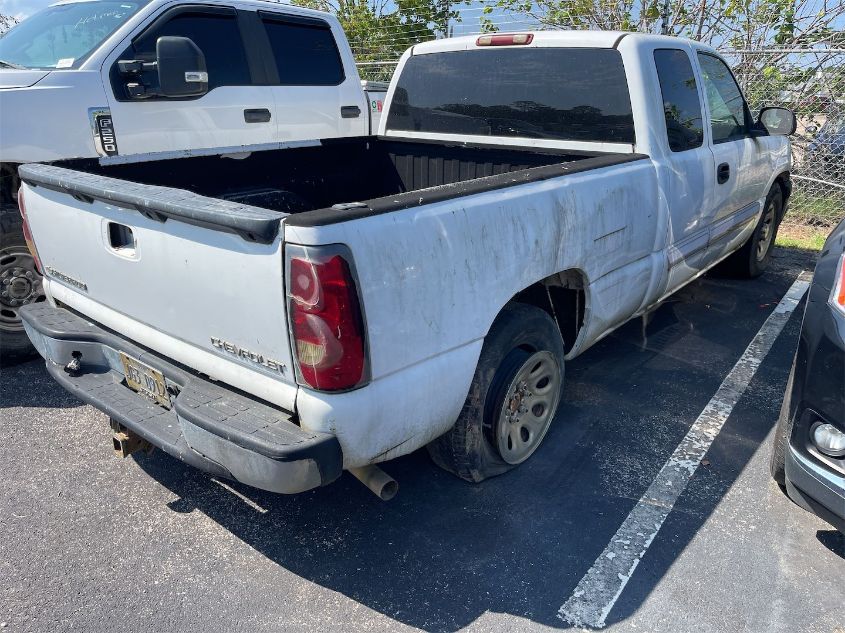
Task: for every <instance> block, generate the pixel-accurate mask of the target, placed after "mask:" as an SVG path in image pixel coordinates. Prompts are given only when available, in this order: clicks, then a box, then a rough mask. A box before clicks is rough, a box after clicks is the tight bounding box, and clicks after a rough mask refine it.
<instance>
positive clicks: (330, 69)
mask: <svg viewBox="0 0 845 633" xmlns="http://www.w3.org/2000/svg"><path fill="white" fill-rule="evenodd" d="M261 17H262V20H263V22H264V27H265V28H266V29H267V37H268V38H269V39H270V47H271V48H272V50H273V57H274V58H275V60H276V67H277V68H278V72H279V83H280V84H281V85H283V86H336V85H338V84H340V83H342V82H343V80H344V72H343V62H342V61H341V59H340V53H339V52H338V50H337V44H336V43H335V41H334V35H332V31H331V28H330V27H329V25H328V23H327V22H324V21H323V20H318V19H312V18H300V17H297V16H289V17H288V16H282V15H279V16H274V15H273V14H268V13H265V12H261Z"/></svg>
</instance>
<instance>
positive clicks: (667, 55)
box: [654, 48, 704, 152]
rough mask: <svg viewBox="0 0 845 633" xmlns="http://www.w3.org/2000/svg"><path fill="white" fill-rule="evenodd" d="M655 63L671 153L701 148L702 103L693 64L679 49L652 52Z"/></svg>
mask: <svg viewBox="0 0 845 633" xmlns="http://www.w3.org/2000/svg"><path fill="white" fill-rule="evenodd" d="M654 64H655V66H657V77H658V80H659V81H660V92H661V94H662V95H663V113H664V115H665V117H666V135H667V138H668V141H669V148H670V149H671V150H672V151H673V152H683V151H684V150H688V149H693V148H694V147H700V146H701V144H702V143H703V142H704V128H703V122H702V119H701V102H700V101H699V99H698V86H697V85H696V83H695V75H694V74H693V71H692V64H691V63H690V60H689V57H688V56H687V54H686V52H684V51H682V50H679V49H669V48H665V49H660V50H656V51H654Z"/></svg>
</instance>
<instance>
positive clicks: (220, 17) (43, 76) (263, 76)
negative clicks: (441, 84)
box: [0, 0, 386, 355]
mask: <svg viewBox="0 0 845 633" xmlns="http://www.w3.org/2000/svg"><path fill="white" fill-rule="evenodd" d="M385 87H386V86H383V85H368V86H366V88H367V92H365V90H364V89H363V88H362V83H361V81H360V79H359V76H358V72H357V70H356V67H355V63H354V59H353V57H352V51H351V49H350V47H349V44H348V42H347V40H346V37H345V35H344V33H343V30H342V29H341V27H340V24H339V23H338V21H337V19H336V18H335V17H333V16H332V15H329V14H326V13H321V12H318V11H312V10H309V9H304V8H300V7H295V6H290V5H282V4H279V3H274V2H261V1H255V0H247V1H227V0H203V2H189V1H186V0H97V1H96V2H94V1H90V0H71V1H69V2H60V3H58V4H54V5H52V6H50V7H48V8H46V9H44V10H43V11H41V12H39V13H37V14H35V15H33V16H32V17H30V18H28V19H26V20H24V21H23V22H22V23H21V24H19V25H17V26H16V27H14V28H13V29H12V30H11V31H9V32H8V33H6V34H5V35H3V37H2V38H0V111H2V112H3V116H2V118H0V144H2V158H0V161H1V162H0V175H2V188H1V189H0V202H2V205H3V206H2V213H3V216H4V217H3V221H2V225H1V228H2V237H0V239H1V240H2V242H0V279H2V283H3V284H4V288H3V290H2V291H0V337H2V338H0V349H2V353H3V354H4V355H5V354H9V353H15V352H18V351H20V350H22V349H27V348H28V347H29V346H28V342H27V340H26V336H25V334H24V332H23V327H22V325H21V323H20V319H19V317H18V315H17V310H18V309H19V307H20V306H22V305H26V304H28V303H32V302H37V301H40V300H42V299H43V293H41V286H40V275H39V274H38V271H37V270H36V269H35V266H34V264H33V261H32V259H31V257H29V256H28V253H27V251H26V248H25V245H24V240H23V236H22V234H21V226H20V222H18V220H17V217H16V216H17V213H18V211H17V204H16V199H17V190H18V187H19V182H20V181H19V179H18V176H17V167H18V166H19V165H20V164H22V163H30V162H50V161H56V160H63V159H72V158H97V159H99V160H101V161H102V163H103V164H109V163H125V162H138V161H149V160H152V159H156V160H161V159H166V158H173V157H178V156H191V155H201V154H227V155H230V156H232V157H233V158H239V157H241V158H242V157H243V156H246V155H247V154H248V153H249V152H251V151H255V150H258V149H265V150H266V149H271V148H283V147H288V146H301V145H303V144H309V143H311V144H313V143H317V142H319V140H321V139H332V138H340V137H361V136H366V135H368V134H370V129H371V120H370V117H371V115H372V116H373V117H375V124H376V125H377V122H378V116H379V115H380V112H381V107H380V105H381V102H382V99H383V93H384V89H385ZM4 293H5V294H4Z"/></svg>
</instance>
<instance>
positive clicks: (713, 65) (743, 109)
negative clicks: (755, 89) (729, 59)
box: [698, 53, 750, 143]
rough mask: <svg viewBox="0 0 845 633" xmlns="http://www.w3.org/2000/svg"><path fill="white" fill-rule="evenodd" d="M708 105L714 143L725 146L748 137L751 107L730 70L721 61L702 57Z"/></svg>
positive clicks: (709, 56)
mask: <svg viewBox="0 0 845 633" xmlns="http://www.w3.org/2000/svg"><path fill="white" fill-rule="evenodd" d="M698 62H699V64H700V65H701V74H702V76H703V78H704V90H705V93H706V94H707V104H708V105H709V106H710V126H711V128H712V130H713V142H714V143H724V142H725V141H732V140H735V139H738V138H742V137H743V136H745V135H746V134H747V133H748V129H749V127H750V115H749V113H748V106H746V105H745V99H744V98H743V96H742V91H740V89H739V86H738V85H737V83H736V80H734V78H733V75H732V74H731V71H730V69H729V68H728V67H727V65H726V64H725V62H723V61H722V60H721V59H719V58H718V57H715V56H713V55H708V54H707V53H698Z"/></svg>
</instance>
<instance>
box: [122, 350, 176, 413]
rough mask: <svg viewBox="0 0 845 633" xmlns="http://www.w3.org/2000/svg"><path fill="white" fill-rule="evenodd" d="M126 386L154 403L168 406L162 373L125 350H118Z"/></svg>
mask: <svg viewBox="0 0 845 633" xmlns="http://www.w3.org/2000/svg"><path fill="white" fill-rule="evenodd" d="M119 354H120V362H121V363H122V364H123V376H124V378H125V380H126V386H127V387H129V388H130V389H131V390H132V391H135V392H137V393H139V394H141V395H142V396H144V397H145V398H147V399H148V400H150V401H152V402H155V403H156V404H158V405H160V406H162V407H164V408H165V409H169V408H170V405H171V403H170V393H169V392H168V391H167V383H166V382H165V380H164V374H162V373H161V372H160V371H158V370H157V369H154V368H153V367H150V366H149V365H147V364H146V363H142V362H141V361H139V360H138V359H137V358H134V357H132V356H130V355H129V354H127V353H125V352H119Z"/></svg>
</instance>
